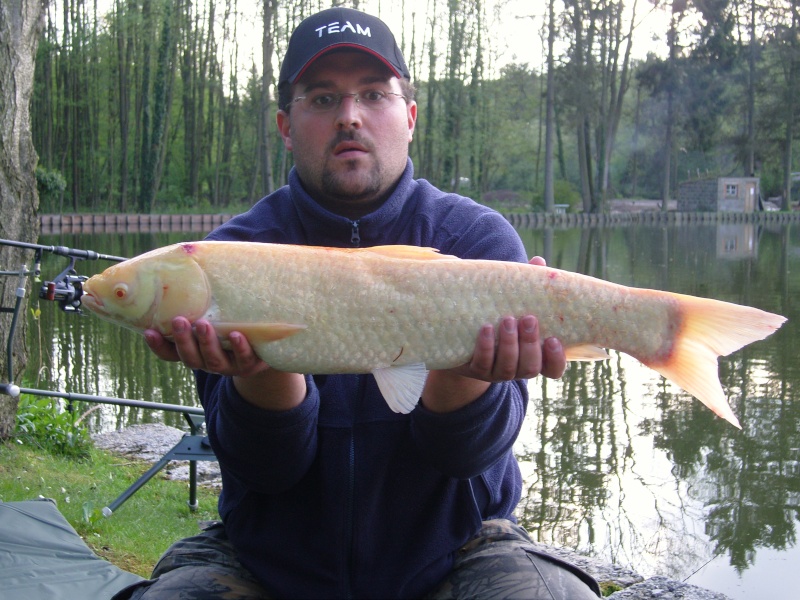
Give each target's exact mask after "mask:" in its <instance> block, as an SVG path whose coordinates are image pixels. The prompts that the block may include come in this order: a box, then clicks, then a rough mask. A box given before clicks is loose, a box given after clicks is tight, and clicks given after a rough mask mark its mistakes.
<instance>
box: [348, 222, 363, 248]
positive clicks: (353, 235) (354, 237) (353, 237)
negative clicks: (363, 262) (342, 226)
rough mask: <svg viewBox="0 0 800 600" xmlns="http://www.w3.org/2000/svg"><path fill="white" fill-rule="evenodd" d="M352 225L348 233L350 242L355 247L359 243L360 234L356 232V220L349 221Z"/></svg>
mask: <svg viewBox="0 0 800 600" xmlns="http://www.w3.org/2000/svg"><path fill="white" fill-rule="evenodd" d="M350 225H351V226H352V232H351V234H350V243H351V244H353V246H355V247H356V248H358V246H359V245H360V244H361V236H360V235H359V234H358V221H352V222H351V223H350Z"/></svg>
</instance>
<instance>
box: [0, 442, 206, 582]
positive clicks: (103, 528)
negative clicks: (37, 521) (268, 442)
mask: <svg viewBox="0 0 800 600" xmlns="http://www.w3.org/2000/svg"><path fill="white" fill-rule="evenodd" d="M147 467H148V465H147V464H145V463H143V462H140V461H135V460H134V461H132V460H130V459H127V458H125V459H121V458H120V457H119V456H116V455H114V454H111V453H109V452H104V451H101V450H98V449H96V448H94V447H90V449H89V455H88V459H87V460H83V461H75V460H72V459H71V458H67V457H64V456H60V455H55V454H51V453H49V452H44V451H42V450H40V449H38V448H35V447H33V446H28V445H20V444H15V443H5V444H3V443H0V501H2V502H12V501H18V500H31V499H33V498H36V497H37V496H44V497H45V498H52V499H53V500H55V501H56V502H57V504H58V508H59V510H60V511H61V513H62V514H63V515H64V517H66V519H67V521H69V523H70V524H71V525H72V526H73V527H74V528H75V529H76V531H77V532H78V533H79V534H80V535H81V537H83V539H84V540H85V541H86V543H87V544H89V546H90V547H91V548H92V550H94V552H95V553H97V554H98V555H99V556H101V557H102V558H105V559H106V560H109V561H111V562H112V563H113V564H115V565H117V566H118V567H120V568H122V569H125V570H126V571H130V572H131V573H136V574H138V575H141V576H143V577H148V576H149V575H150V572H151V570H152V569H153V566H154V565H155V563H156V561H158V559H159V557H160V556H161V554H162V553H163V552H164V551H165V550H166V549H167V548H168V547H169V545H170V544H171V543H172V542H174V541H175V540H177V539H180V538H184V537H187V536H190V535H194V534H196V533H198V532H199V528H198V521H205V520H213V519H218V518H219V515H218V513H217V511H216V502H217V493H216V492H215V491H214V490H212V489H208V488H205V487H203V486H198V488H197V501H198V504H199V507H198V509H197V511H194V512H193V511H191V510H190V509H189V507H188V506H187V505H186V500H187V499H188V491H187V486H186V482H185V481H171V480H168V479H164V478H161V477H154V478H153V479H151V480H150V481H149V482H148V483H147V485H145V486H144V487H142V488H141V489H140V490H139V491H137V492H136V493H135V494H134V495H133V496H132V497H131V498H130V499H129V500H128V501H127V502H125V504H123V505H122V506H121V507H119V508H118V509H117V510H116V511H114V514H113V515H112V516H111V517H109V518H105V517H103V516H101V512H100V509H101V508H102V507H104V506H108V504H109V503H110V502H111V501H112V500H113V499H114V498H116V497H117V496H119V494H121V493H122V491H123V490H125V489H126V488H127V487H128V486H129V485H131V484H132V483H133V482H134V481H135V480H136V479H137V478H138V477H139V476H140V475H141V474H142V473H144V471H145V470H146V469H147ZM142 515H147V518H144V519H143V518H142ZM0 595H2V594H0Z"/></svg>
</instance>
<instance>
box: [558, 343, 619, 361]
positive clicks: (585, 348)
mask: <svg viewBox="0 0 800 600" xmlns="http://www.w3.org/2000/svg"><path fill="white" fill-rule="evenodd" d="M564 354H566V356H567V360H582V361H589V360H608V359H609V358H611V357H610V356H609V355H608V352H606V351H605V350H604V349H603V348H600V347H599V346H593V345H592V344H581V345H580V346H570V347H569V348H565V349H564Z"/></svg>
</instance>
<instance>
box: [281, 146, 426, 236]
mask: <svg viewBox="0 0 800 600" xmlns="http://www.w3.org/2000/svg"><path fill="white" fill-rule="evenodd" d="M416 185H417V183H416V181H414V165H413V164H412V163H411V159H410V158H409V159H408V162H407V164H406V168H405V171H403V174H402V175H401V177H400V180H399V181H398V183H397V187H396V188H395V190H394V192H393V193H392V195H391V196H389V198H387V199H386V202H384V203H383V204H382V205H381V206H380V208H378V209H377V210H375V211H373V212H371V213H369V214H367V215H364V216H363V217H361V218H360V219H358V221H352V220H351V219H348V218H347V217H343V216H341V215H337V214H335V213H332V212H330V211H329V210H327V209H325V208H323V207H322V206H320V205H319V204H318V203H317V201H316V200H314V199H313V198H312V197H311V196H309V195H308V193H307V192H306V190H305V188H303V184H302V183H301V182H300V178H299V177H298V175H297V171H296V170H295V169H294V168H292V170H291V171H290V173H289V189H290V192H291V198H292V203H293V204H294V206H295V209H296V210H297V215H298V217H299V219H300V222H301V223H302V226H303V229H304V231H305V233H306V238H307V240H306V241H307V243H308V244H309V245H312V246H331V247H339V248H348V247H356V246H362V247H368V246H374V245H377V244H382V243H387V242H386V241H385V235H386V232H387V231H389V230H390V229H394V228H395V227H396V226H397V225H398V221H400V220H404V219H407V218H408V216H407V215H406V214H405V211H404V210H403V209H404V208H405V206H406V204H407V202H409V201H410V198H411V196H412V194H413V193H414V190H415V189H416Z"/></svg>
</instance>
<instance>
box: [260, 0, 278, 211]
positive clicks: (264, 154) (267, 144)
mask: <svg viewBox="0 0 800 600" xmlns="http://www.w3.org/2000/svg"><path fill="white" fill-rule="evenodd" d="M277 9H278V6H277V2H275V0H264V13H263V19H264V20H263V24H264V28H263V30H262V38H261V66H262V69H263V70H262V76H261V112H260V113H259V128H258V136H259V143H258V151H259V157H258V158H259V164H260V167H261V169H260V170H261V194H260V195H265V194H271V193H272V192H273V191H275V180H274V179H273V178H272V136H271V135H270V132H271V131H272V123H273V120H272V117H273V114H272V113H273V111H272V102H271V101H270V95H269V90H270V86H271V85H272V79H273V72H272V71H273V70H272V57H273V55H274V54H275V39H274V31H275V28H274V26H273V22H274V19H275V14H276V11H277ZM260 195H259V197H260Z"/></svg>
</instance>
